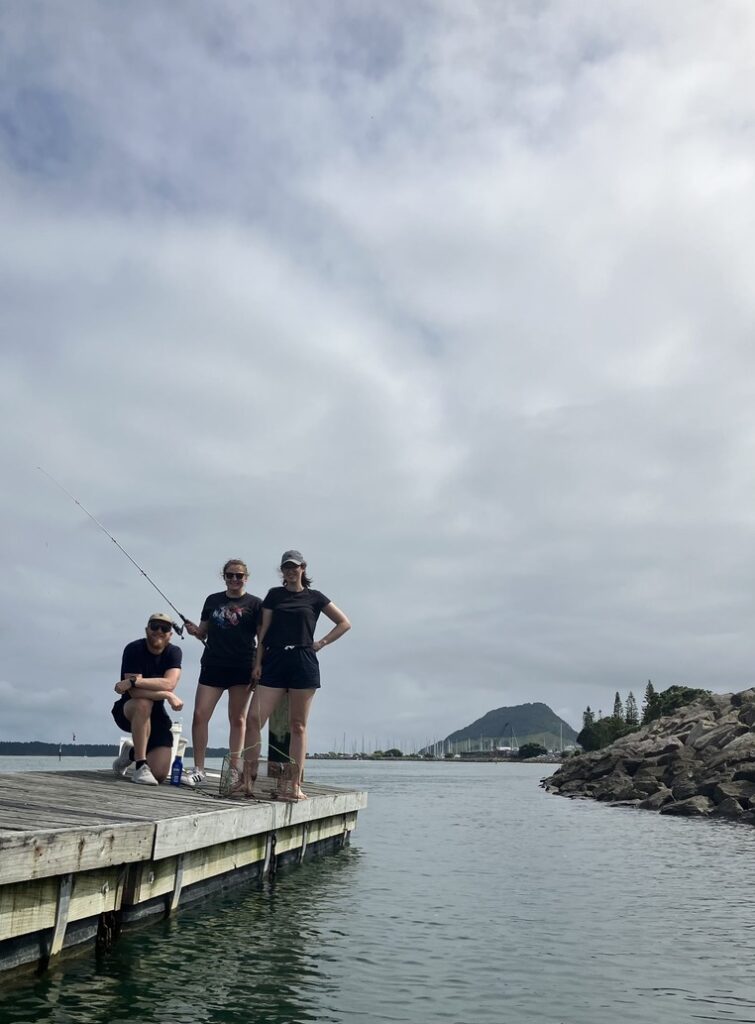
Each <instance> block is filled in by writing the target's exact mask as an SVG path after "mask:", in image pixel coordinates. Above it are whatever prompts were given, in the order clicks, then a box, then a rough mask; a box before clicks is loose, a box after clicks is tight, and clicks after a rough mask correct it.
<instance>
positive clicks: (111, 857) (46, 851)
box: [0, 822, 155, 885]
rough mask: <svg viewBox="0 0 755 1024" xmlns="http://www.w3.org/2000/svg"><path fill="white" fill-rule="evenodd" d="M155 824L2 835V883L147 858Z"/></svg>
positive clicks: (0, 871)
mask: <svg viewBox="0 0 755 1024" xmlns="http://www.w3.org/2000/svg"><path fill="white" fill-rule="evenodd" d="M154 836H155V825H154V824H153V823H152V822H148V823H143V824H126V825H109V826H104V827H101V826H97V827H93V828H83V829H82V828H66V829H57V830H50V831H38V832H21V833H18V832H9V833H5V834H3V835H0V885H8V884H10V883H12V882H19V881H31V880H32V879H37V878H46V877H48V876H50V875H60V874H65V873H66V872H69V871H89V870H93V869H94V868H101V867H108V866H109V865H111V864H129V863H133V862H134V861H140V860H147V859H148V858H149V857H150V856H151V854H152V846H153V842H154Z"/></svg>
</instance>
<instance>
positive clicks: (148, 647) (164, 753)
mask: <svg viewBox="0 0 755 1024" xmlns="http://www.w3.org/2000/svg"><path fill="white" fill-rule="evenodd" d="M172 632H173V623H172V621H171V619H170V617H169V616H167V615H165V614H164V613H163V612H155V614H154V615H150V617H149V621H148V622H147V628H146V630H145V633H146V637H145V638H144V639H142V640H134V641H133V642H132V643H130V644H126V647H125V648H124V651H123V658H122V659H121V678H120V679H119V681H118V682H117V683H116V684H115V692H116V693H119V694H120V695H121V699H120V700H118V701H116V702H115V704H114V705H113V718H114V719H115V721H116V724H117V725H118V728H119V729H122V730H123V731H124V732H130V733H131V735H132V737H133V743H126V744H124V746H123V749H122V750H121V752H120V754H119V756H118V757H117V758H116V759H115V761H113V771H114V772H115V774H116V775H125V774H126V773H127V771H128V769H129V768H130V767H131V764H132V762H133V764H134V776H133V778H134V782H137V783H140V784H141V785H142V786H156V785H157V784H158V783H160V782H163V781H164V780H165V779H167V777H168V775H169V774H170V754H171V748H172V746H173V734H172V733H171V731H170V727H171V725H172V724H173V723H172V722H171V720H170V718H169V717H168V713H167V711H166V710H165V701H167V702H168V704H170V706H171V708H172V709H173V710H174V711H180V710H181V708H182V707H183V701H182V700H181V698H180V697H177V696H176V695H175V693H174V691H175V689H176V687H177V686H178V680H179V678H180V676H181V656H182V654H183V652H182V651H181V648H180V647H177V646H176V644H172V643H171V642H170V638H171V636H172Z"/></svg>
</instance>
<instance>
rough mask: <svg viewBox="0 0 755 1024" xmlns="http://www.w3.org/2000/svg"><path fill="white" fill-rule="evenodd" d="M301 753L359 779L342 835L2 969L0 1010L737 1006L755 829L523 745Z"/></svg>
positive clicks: (206, 1012)
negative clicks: (580, 771)
mask: <svg viewBox="0 0 755 1024" xmlns="http://www.w3.org/2000/svg"><path fill="white" fill-rule="evenodd" d="M11 764H14V766H15V767H20V766H21V763H20V759H12V758H5V759H3V758H0V769H6V770H7V768H8V767H9V766H10V765H11ZM55 764H57V762H55ZM100 764H101V762H99V761H96V760H94V759H89V760H87V761H83V762H77V763H75V762H74V761H73V759H68V760H66V761H64V762H63V767H75V766H76V767H78V766H81V767H84V766H86V767H95V766H97V767H98V766H100ZM36 766H37V767H40V765H39V764H37V765H36ZM308 771H309V775H310V777H312V778H313V779H315V778H316V779H319V780H321V781H323V782H328V783H336V784H341V785H345V786H352V787H359V788H366V789H368V790H369V793H370V806H369V807H368V809H367V810H366V811H364V812H362V813H361V814H360V819H359V825H358V828H357V831H356V833H355V834H354V837H353V840H352V846H351V848H350V849H349V850H346V851H344V852H343V853H341V854H339V855H338V856H335V857H329V858H323V859H321V860H319V861H317V862H315V863H312V864H309V865H305V866H304V867H303V868H301V869H300V870H299V871H295V872H293V873H290V874H285V875H283V876H282V877H281V878H280V879H278V881H277V882H276V883H275V884H274V885H273V886H271V887H267V888H265V889H262V890H260V889H256V888H252V889H246V890H237V891H235V892H234V893H233V894H231V895H228V896H225V897H220V898H216V899H214V900H212V901H209V902H205V903H204V904H203V905H202V906H201V907H197V908H196V909H187V910H185V911H182V912H180V913H179V914H178V916H177V917H176V918H175V919H173V920H171V921H165V922H163V923H161V924H159V925H156V926H153V927H151V928H148V929H145V930H141V931H138V932H136V933H133V932H132V933H131V934H127V935H125V936H123V937H122V938H121V940H120V942H119V943H118V944H117V946H116V947H115V949H114V950H113V951H112V953H110V954H108V955H106V956H104V957H102V958H101V959H99V960H97V959H96V958H95V955H94V952H93V951H91V950H89V951H87V952H86V953H84V954H83V955H82V956H81V957H78V958H76V959H75V960H71V961H68V962H67V963H65V964H64V965H63V966H62V967H58V968H55V969H54V970H52V971H50V972H49V973H48V974H47V975H45V976H43V977H42V978H41V979H35V980H31V979H27V980H25V981H23V982H22V983H18V982H15V983H14V984H13V985H12V986H10V985H9V984H8V983H7V982H6V983H5V986H4V988H3V989H2V991H0V1022H2V1024H5V1022H13V1024H22V1022H24V1024H26V1022H29V1024H31V1022H49V1024H67V1022H69V1021H86V1022H94V1021H108V1022H109V1024H121V1022H123V1024H126V1022H127V1021H128V1022H130V1024H133V1022H152V1021H155V1022H159V1024H174V1022H175V1024H214V1022H229V1024H247V1022H265V1024H267V1022H269V1024H298V1022H310V1021H311V1022H334V1024H335V1022H337V1024H342V1022H356V1024H360V1022H364V1024H368V1022H369V1024H372V1022H381V1024H383V1022H385V1024H397V1022H404V1021H406V1022H410V1021H411V1022H413V1024H425V1022H427V1024H430V1022H433V1024H435V1022H443V1021H449V1022H455V1024H526V1022H538V1024H551V1022H554V1024H560V1022H564V1024H567V1022H568V1024H572V1022H574V1024H611V1022H618V1024H623V1022H633V1021H637V1022H642V1024H650V1022H659V1024H665V1022H679V1024H681V1022H684V1024H688V1022H690V1021H753V1022H755V980H753V979H754V978H755V973H754V969H753V963H755V914H753V900H752V897H751V895H750V893H751V886H750V884H749V879H750V878H751V876H752V868H753V863H754V862H755V829H748V828H744V827H737V826H732V825H728V824H723V823H722V824H711V823H701V822H695V821H684V820H681V819H671V818H661V817H660V816H658V815H654V814H650V813H640V812H636V811H630V810H624V809H619V808H615V809H614V808H607V807H604V806H601V805H599V804H594V803H588V802H572V801H569V800H565V799H563V798H561V797H556V796H548V795H547V794H545V793H544V792H543V791H542V790H540V789H539V788H538V781H539V779H540V776H541V775H542V774H543V767H542V766H539V765H520V766H512V765H506V766H503V765H460V764H432V763H429V764H380V763H379V762H364V763H360V762H346V763H339V762H333V763H329V762H313V763H311V764H310V765H309V766H308Z"/></svg>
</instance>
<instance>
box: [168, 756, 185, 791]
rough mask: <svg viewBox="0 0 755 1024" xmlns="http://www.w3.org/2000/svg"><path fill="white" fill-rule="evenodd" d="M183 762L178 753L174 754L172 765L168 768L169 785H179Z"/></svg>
mask: <svg viewBox="0 0 755 1024" xmlns="http://www.w3.org/2000/svg"><path fill="white" fill-rule="evenodd" d="M183 770H184V763H183V760H182V759H181V757H180V755H179V754H176V756H175V758H174V760H173V766H172V767H171V769H170V784H171V786H180V785H181V776H182V775H183Z"/></svg>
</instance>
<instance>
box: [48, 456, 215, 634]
mask: <svg viewBox="0 0 755 1024" xmlns="http://www.w3.org/2000/svg"><path fill="white" fill-rule="evenodd" d="M37 469H38V470H39V472H40V473H44V475H45V476H46V477H48V479H50V480H52V482H53V483H54V484H55V486H56V487H59V488H60V489H61V491H63V493H64V494H67V495H68V497H69V498H70V499H71V501H73V502H75V503H76V504H77V505H78V506H79V508H80V509H81V511H82V512H84V513H85V514H86V515H88V516H89V518H90V519H91V520H92V522H93V523H96V525H97V526H99V528H100V529H101V530H102V532H103V533H104V534H105V535H106V536H107V537H109V538H110V540H111V541H112V542H113V544H115V546H116V547H117V548H118V550H119V551H122V552H123V554H124V555H125V556H126V558H127V559H128V560H129V562H131V564H132V565H134V566H136V568H137V569H138V570H139V572H140V573H141V574H142V576H143V577H144V578H145V580H146V581H147V582H148V583H150V584H151V585H152V586H153V587H154V588H155V590H156V591H157V592H158V594H159V595H160V597H161V598H162V599H163V600H164V601H167V602H168V604H169V605H170V607H171V608H172V609H173V611H174V612H175V613H176V615H177V616H178V617H179V619H180V620H181V622H182V623H183V625H181V626H179V625H178V623H177V622H174V623H173V628H174V629H175V631H176V633H178V635H179V636H180V637H181V639H183V635H184V625H185V624H186V623H187V622H191V619H187V618H186V616H185V615H184V614H183V613H182V612H180V611H179V610H178V608H176V606H175V605H174V604H173V602H172V601H171V600H170V598H169V597H166V595H165V594H164V593H163V592H162V590H160V588H159V587H158V585H157V584H156V583H155V581H154V580H153V579H151V578H150V576H148V575H147V573H146V572H145V571H144V569H142V567H141V566H140V565H139V563H138V562H137V561H136V559H135V558H132V557H131V555H130V554H129V553H128V551H126V549H125V548H124V547H123V545H122V544H119V543H118V541H117V540H116V539H115V537H114V536H113V535H112V533H110V531H109V530H107V529H105V527H104V526H103V525H102V523H101V522H100V521H99V519H96V518H95V517H94V516H93V515H92V513H91V512H90V511H89V510H88V509H86V508H84V506H83V505H82V504H81V502H80V501H79V499H78V498H76V497H74V495H73V494H71V492H70V491H69V490H66V488H65V487H64V486H63V484H61V483H60V482H59V481H58V480H56V479H55V477H54V476H52V475H51V474H50V473H48V472H47V470H46V469H43V468H42V467H41V466H37ZM197 639H198V640H201V641H202V643H203V644H204V643H205V641H204V640H203V639H202V637H197Z"/></svg>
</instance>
